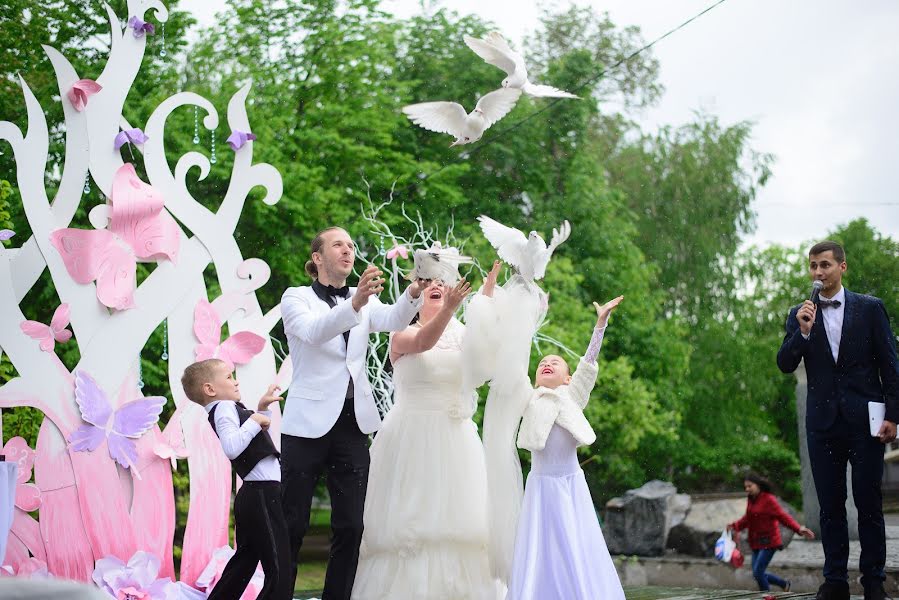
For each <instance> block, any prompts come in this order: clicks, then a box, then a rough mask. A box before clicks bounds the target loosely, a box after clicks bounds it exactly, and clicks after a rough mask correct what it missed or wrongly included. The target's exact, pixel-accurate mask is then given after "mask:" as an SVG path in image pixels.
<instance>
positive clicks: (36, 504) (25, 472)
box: [2, 436, 46, 568]
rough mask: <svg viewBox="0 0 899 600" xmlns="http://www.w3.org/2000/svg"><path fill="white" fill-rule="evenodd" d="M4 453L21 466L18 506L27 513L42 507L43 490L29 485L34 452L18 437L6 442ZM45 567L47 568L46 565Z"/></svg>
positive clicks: (9, 459) (18, 479) (17, 492)
mask: <svg viewBox="0 0 899 600" xmlns="http://www.w3.org/2000/svg"><path fill="white" fill-rule="evenodd" d="M2 453H3V454H4V455H5V456H6V460H7V461H9V462H14V463H18V465H19V474H18V477H16V501H15V504H16V506H17V507H18V508H21V509H22V510H24V511H25V512H31V511H34V510H37V509H38V508H40V506H41V490H40V489H39V488H38V487H37V486H36V485H34V484H33V483H27V481H28V480H29V479H31V469H32V468H33V467H34V450H32V449H31V448H29V447H28V443H27V442H26V441H25V440H24V438H21V437H18V436H16V437H14V438H10V439H9V441H8V442H6V445H5V446H3V452H2ZM44 567H45V568H46V565H44Z"/></svg>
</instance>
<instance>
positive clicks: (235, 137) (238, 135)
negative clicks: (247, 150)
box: [227, 129, 256, 152]
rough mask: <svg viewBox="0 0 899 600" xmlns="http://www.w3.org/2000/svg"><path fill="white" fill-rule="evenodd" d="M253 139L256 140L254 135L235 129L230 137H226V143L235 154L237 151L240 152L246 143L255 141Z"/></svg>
mask: <svg viewBox="0 0 899 600" xmlns="http://www.w3.org/2000/svg"><path fill="white" fill-rule="evenodd" d="M255 139H256V134H255V133H249V132H247V131H238V130H237V129H235V130H234V131H232V132H231V135H229V136H228V139H227V142H228V145H229V146H231V149H232V150H234V151H235V152H236V151H237V150H240V149H241V148H242V147H243V145H244V144H246V143H247V142H248V141H251V140H255Z"/></svg>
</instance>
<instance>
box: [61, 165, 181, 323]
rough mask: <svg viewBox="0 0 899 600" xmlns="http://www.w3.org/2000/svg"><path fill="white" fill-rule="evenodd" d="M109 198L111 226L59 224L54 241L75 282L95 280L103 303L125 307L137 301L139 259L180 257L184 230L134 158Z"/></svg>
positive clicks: (121, 171) (119, 175)
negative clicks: (143, 177) (137, 168)
mask: <svg viewBox="0 0 899 600" xmlns="http://www.w3.org/2000/svg"><path fill="white" fill-rule="evenodd" d="M110 201H111V203H112V210H111V217H110V219H109V227H108V228H107V229H95V230H87V229H57V230H56V231H54V232H53V233H51V234H50V242H51V243H52V244H53V246H55V247H56V249H57V250H58V251H59V253H60V255H61V256H62V260H63V262H64V263H65V265H66V270H68V272H69V275H71V276H72V278H73V279H74V280H75V281H77V282H78V283H90V282H92V281H94V280H96V282H97V298H98V299H99V300H100V302H102V303H103V304H104V305H105V306H108V307H110V308H116V309H119V310H124V309H127V308H132V307H133V306H134V287H135V283H136V269H137V260H138V259H144V260H148V261H155V260H161V259H163V258H167V259H169V260H170V261H172V262H175V261H176V260H177V257H178V248H179V245H180V231H179V229H178V224H177V223H176V222H175V219H173V218H172V216H171V215H170V214H169V213H168V212H166V211H165V210H164V205H165V200H164V199H163V198H162V196H161V195H160V194H159V192H157V191H156V189H155V188H153V186H151V185H148V184H146V183H144V182H143V181H141V180H140V179H139V178H138V176H137V173H135V171H134V165H132V164H130V163H126V164H124V165H122V166H121V167H120V168H119V170H118V171H117V172H116V174H115V178H114V179H113V182H112V197H111V198H110Z"/></svg>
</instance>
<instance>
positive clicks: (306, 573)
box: [294, 560, 328, 592]
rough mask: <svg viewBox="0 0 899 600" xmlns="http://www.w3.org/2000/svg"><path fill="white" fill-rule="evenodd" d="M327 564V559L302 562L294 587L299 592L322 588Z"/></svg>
mask: <svg viewBox="0 0 899 600" xmlns="http://www.w3.org/2000/svg"><path fill="white" fill-rule="evenodd" d="M327 566H328V561H326V560H321V561H312V562H305V563H300V568H299V569H297V582H296V586H295V587H294V589H295V590H296V591H297V592H300V591H306V590H320V589H322V587H324V585H325V568H326V567H327Z"/></svg>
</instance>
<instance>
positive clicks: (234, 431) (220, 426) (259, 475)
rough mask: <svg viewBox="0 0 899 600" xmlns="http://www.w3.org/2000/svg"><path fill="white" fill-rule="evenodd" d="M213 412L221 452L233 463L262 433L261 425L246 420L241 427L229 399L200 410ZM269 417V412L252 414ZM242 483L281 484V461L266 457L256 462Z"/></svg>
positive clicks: (211, 403)
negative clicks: (279, 482) (266, 482)
mask: <svg viewBox="0 0 899 600" xmlns="http://www.w3.org/2000/svg"><path fill="white" fill-rule="evenodd" d="M215 406H218V408H217V409H216V410H215V430H216V432H217V433H218V438H219V442H220V443H221V445H222V451H223V452H224V453H225V456H227V457H228V460H234V459H235V458H237V457H238V456H240V455H241V453H242V452H243V451H244V450H246V449H247V446H249V445H250V442H251V441H252V440H253V438H254V437H256V436H257V435H259V432H261V431H262V426H260V425H259V423H257V422H256V421H254V420H253V419H247V420H246V421H244V423H243V425H241V424H240V418H239V417H238V416H237V404H236V403H234V402H231V401H228V400H215V401H213V402H210V403H209V404H207V405H206V406H204V407H203V408H205V409H206V414H209V413H210V412H211V411H212V409H213V407H215ZM254 412H257V413H259V414H260V415H263V416H266V417H269V418H271V416H272V411H271V410H257V411H254ZM243 480H244V481H281V461H279V460H278V459H277V458H276V457H275V456H274V455H269V456H266V457H265V458H263V459H262V460H260V461H259V462H258V463H256V466H255V467H253V469H252V470H251V471H250V472H249V473H247V476H246V477H244V478H243Z"/></svg>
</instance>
